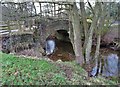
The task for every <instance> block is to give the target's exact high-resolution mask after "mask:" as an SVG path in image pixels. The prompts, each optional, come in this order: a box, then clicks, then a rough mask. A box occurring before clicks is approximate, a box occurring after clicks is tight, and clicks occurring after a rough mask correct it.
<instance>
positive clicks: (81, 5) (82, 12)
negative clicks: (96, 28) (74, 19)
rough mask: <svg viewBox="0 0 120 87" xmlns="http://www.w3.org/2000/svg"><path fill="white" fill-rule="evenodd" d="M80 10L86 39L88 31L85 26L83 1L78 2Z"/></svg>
mask: <svg viewBox="0 0 120 87" xmlns="http://www.w3.org/2000/svg"><path fill="white" fill-rule="evenodd" d="M80 9H81V16H82V21H83V26H84V37H85V38H86V37H87V31H88V25H87V18H86V12H85V6H84V0H83V2H80Z"/></svg>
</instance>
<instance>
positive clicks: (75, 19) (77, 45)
mask: <svg viewBox="0 0 120 87" xmlns="http://www.w3.org/2000/svg"><path fill="white" fill-rule="evenodd" d="M70 15H71V18H72V25H73V35H74V51H75V56H76V61H77V63H78V64H80V65H82V64H83V63H84V57H83V53H82V42H81V31H80V30H81V27H80V26H81V25H80V19H79V14H78V8H77V6H76V3H75V2H74V3H73V6H72V8H71V14H70Z"/></svg>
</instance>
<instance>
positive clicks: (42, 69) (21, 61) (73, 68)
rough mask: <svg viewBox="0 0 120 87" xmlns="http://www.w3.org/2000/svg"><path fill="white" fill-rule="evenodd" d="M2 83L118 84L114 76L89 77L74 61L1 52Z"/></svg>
mask: <svg viewBox="0 0 120 87" xmlns="http://www.w3.org/2000/svg"><path fill="white" fill-rule="evenodd" d="M0 55H1V56H2V57H0V62H1V64H2V79H1V81H2V85H116V84H117V83H118V81H116V80H115V79H114V78H113V79H111V80H109V79H106V78H103V77H101V76H98V77H92V78H88V77H87V72H86V71H85V70H84V69H83V68H81V67H80V66H79V65H76V64H75V61H72V62H62V61H60V60H58V61H56V62H53V61H51V60H48V59H42V58H41V59H30V58H26V57H17V56H15V55H13V54H5V53H0Z"/></svg>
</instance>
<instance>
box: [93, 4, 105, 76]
mask: <svg viewBox="0 0 120 87" xmlns="http://www.w3.org/2000/svg"><path fill="white" fill-rule="evenodd" d="M103 6H104V5H103ZM100 7H101V8H100V12H101V16H100V19H99V25H98V30H97V33H96V34H97V45H96V51H95V56H94V59H95V62H96V66H97V74H99V69H100V66H101V60H102V59H100V58H99V50H100V41H101V34H102V33H101V31H102V30H103V27H104V21H105V6H104V7H103V8H102V6H100ZM100 70H101V69H100Z"/></svg>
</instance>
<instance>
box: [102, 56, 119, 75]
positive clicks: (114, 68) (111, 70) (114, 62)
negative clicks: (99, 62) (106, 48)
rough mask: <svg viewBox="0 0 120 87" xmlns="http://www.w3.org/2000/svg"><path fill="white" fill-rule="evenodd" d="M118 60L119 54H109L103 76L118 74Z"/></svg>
mask: <svg viewBox="0 0 120 87" xmlns="http://www.w3.org/2000/svg"><path fill="white" fill-rule="evenodd" d="M118 60H119V57H118V56H117V54H110V55H108V56H107V58H106V61H105V65H104V69H103V73H102V75H103V76H106V77H109V76H118Z"/></svg>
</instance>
